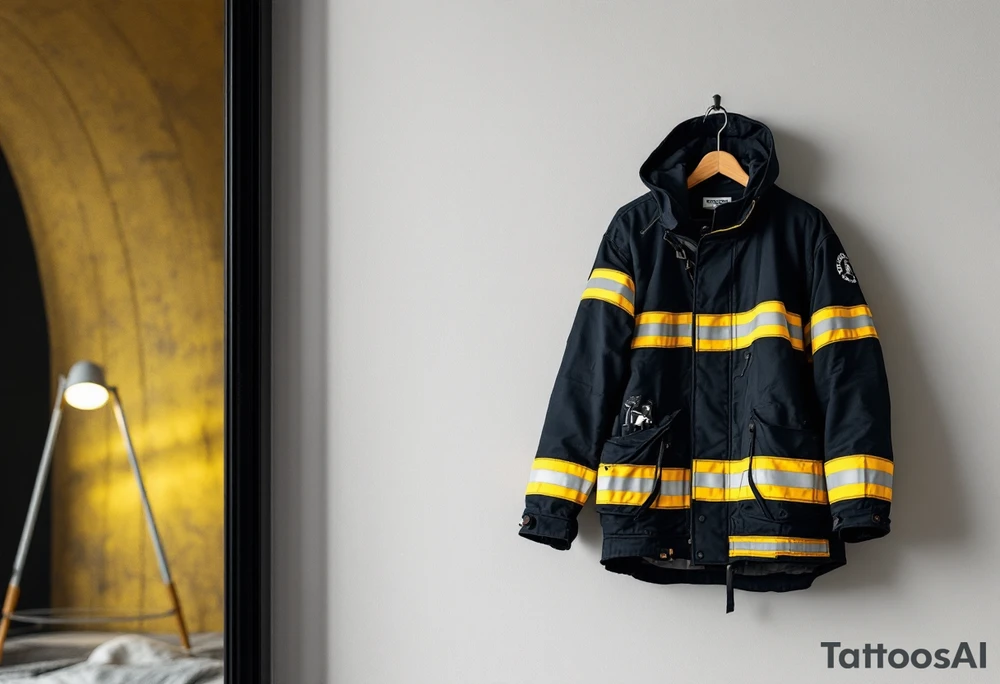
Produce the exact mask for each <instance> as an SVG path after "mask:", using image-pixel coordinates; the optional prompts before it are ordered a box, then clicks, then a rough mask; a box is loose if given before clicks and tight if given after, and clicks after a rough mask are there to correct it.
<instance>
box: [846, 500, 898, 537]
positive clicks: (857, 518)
mask: <svg viewBox="0 0 1000 684" xmlns="http://www.w3.org/2000/svg"><path fill="white" fill-rule="evenodd" d="M890 522H892V521H890V520H889V505H888V504H887V503H885V504H883V505H874V506H871V507H868V508H864V509H862V510H853V511H845V512H840V513H835V514H834V516H833V533H834V534H835V535H837V536H838V537H840V540H841V541H843V542H846V543H848V544H851V543H856V542H863V541H868V540H869V539H878V538H879V537H884V536H885V535H887V534H889V523H890Z"/></svg>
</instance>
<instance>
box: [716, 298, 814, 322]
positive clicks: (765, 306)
mask: <svg viewBox="0 0 1000 684" xmlns="http://www.w3.org/2000/svg"><path fill="white" fill-rule="evenodd" d="M762 313H780V314H783V315H784V316H785V317H786V318H787V319H788V322H789V323H791V324H792V325H797V326H800V327H801V326H802V317H801V316H799V315H798V314H794V313H790V312H789V311H788V309H786V308H785V305H784V303H783V302H779V301H767V302H761V303H760V304H758V305H757V306H755V307H754V308H752V309H750V310H749V311H744V312H742V313H737V314H698V325H699V326H703V325H704V326H723V327H725V326H730V325H744V324H746V323H750V322H751V321H753V319H755V318H757V315H758V314H762Z"/></svg>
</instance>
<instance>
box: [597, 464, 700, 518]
mask: <svg viewBox="0 0 1000 684" xmlns="http://www.w3.org/2000/svg"><path fill="white" fill-rule="evenodd" d="M655 476H656V466H639V465H623V464H615V465H612V464H601V466H600V468H599V469H598V477H597V504H598V505H618V506H641V505H642V504H644V503H645V502H646V499H648V498H649V495H650V492H652V491H653V486H654V485H653V478H654V477H655ZM658 484H659V487H660V489H659V495H658V496H657V498H656V501H655V502H653V503H652V507H653V508H663V509H670V508H673V509H677V508H690V507H691V471H690V470H689V469H687V468H662V469H661V470H660V481H659V483H658Z"/></svg>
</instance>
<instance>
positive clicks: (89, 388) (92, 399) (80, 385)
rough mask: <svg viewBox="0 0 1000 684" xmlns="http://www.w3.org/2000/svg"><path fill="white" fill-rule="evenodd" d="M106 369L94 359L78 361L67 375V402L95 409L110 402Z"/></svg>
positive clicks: (78, 406)
mask: <svg viewBox="0 0 1000 684" xmlns="http://www.w3.org/2000/svg"><path fill="white" fill-rule="evenodd" d="M109 396H110V395H109V393H108V386H107V382H105V380H104V369H103V368H101V367H100V366H98V365H97V364H96V363H93V362H92V361H77V362H76V363H74V364H73V367H72V368H70V369H69V373H68V374H67V375H66V390H65V391H64V392H63V397H65V399H66V403H67V404H69V405H70V406H72V407H73V408H76V409H81V410H83V411H93V410H94V409H99V408H101V407H102V406H104V405H105V404H106V403H108V397H109Z"/></svg>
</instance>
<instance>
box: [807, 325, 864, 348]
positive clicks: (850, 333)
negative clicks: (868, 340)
mask: <svg viewBox="0 0 1000 684" xmlns="http://www.w3.org/2000/svg"><path fill="white" fill-rule="evenodd" d="M865 337H878V332H876V331H875V326H872V325H867V326H864V327H862V328H852V329H850V330H830V331H829V332H825V333H823V334H822V335H818V336H817V337H816V339H814V340H813V341H812V351H813V354H815V353H816V352H817V351H818V350H819V349H821V348H822V347H825V346H826V345H828V344H830V343H831V342H844V341H848V340H860V339H862V338H865Z"/></svg>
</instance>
